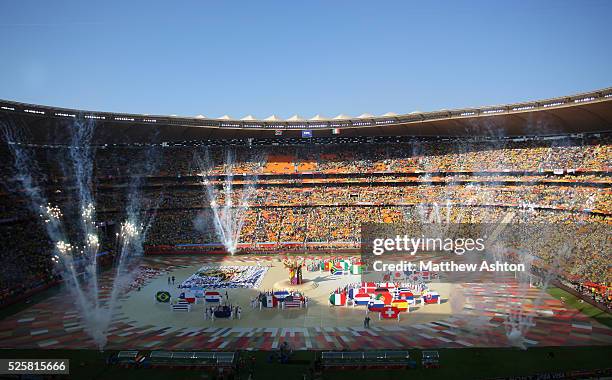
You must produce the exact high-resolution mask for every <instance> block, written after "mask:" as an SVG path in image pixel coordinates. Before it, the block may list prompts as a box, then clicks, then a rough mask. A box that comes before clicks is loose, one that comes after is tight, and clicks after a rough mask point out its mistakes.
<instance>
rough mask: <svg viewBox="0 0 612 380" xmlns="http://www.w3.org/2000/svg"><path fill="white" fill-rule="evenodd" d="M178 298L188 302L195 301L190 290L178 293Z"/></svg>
mask: <svg viewBox="0 0 612 380" xmlns="http://www.w3.org/2000/svg"><path fill="white" fill-rule="evenodd" d="M179 298H180V299H182V300H185V301H187V302H189V303H195V301H196V298H195V295H194V294H193V293H191V292H183V293H181V294H180V295H179Z"/></svg>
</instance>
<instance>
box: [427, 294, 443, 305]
mask: <svg viewBox="0 0 612 380" xmlns="http://www.w3.org/2000/svg"><path fill="white" fill-rule="evenodd" d="M422 298H423V302H425V303H426V304H432V303H440V302H441V301H442V300H441V298H440V294H439V293H438V292H433V291H430V292H427V293H425V294H424V295H423V296H422Z"/></svg>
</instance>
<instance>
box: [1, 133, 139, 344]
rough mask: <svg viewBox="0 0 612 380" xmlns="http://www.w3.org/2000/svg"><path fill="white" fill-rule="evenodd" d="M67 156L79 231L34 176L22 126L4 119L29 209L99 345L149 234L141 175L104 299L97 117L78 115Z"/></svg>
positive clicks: (133, 186)
mask: <svg viewBox="0 0 612 380" xmlns="http://www.w3.org/2000/svg"><path fill="white" fill-rule="evenodd" d="M71 129H72V130H71V136H72V139H71V141H70V146H69V147H68V160H67V162H65V163H63V165H62V169H63V170H64V176H65V177H66V178H69V179H72V180H73V181H74V182H73V183H74V188H75V190H76V198H77V201H78V204H77V208H78V210H79V213H78V214H79V216H78V221H77V222H76V224H77V225H78V226H75V227H78V228H77V231H76V232H71V233H70V234H69V233H68V230H69V228H67V227H66V226H67V224H66V222H67V223H68V224H69V225H72V224H73V223H71V222H72V220H68V221H66V220H65V217H64V214H63V213H62V210H61V209H60V207H59V206H56V205H52V204H51V203H49V202H48V201H47V197H46V195H45V194H44V190H43V186H42V185H41V184H39V183H38V181H37V178H35V176H34V174H35V168H37V163H36V161H35V159H34V158H33V157H32V155H31V154H30V152H29V151H28V150H27V149H26V148H25V147H24V146H25V145H24V144H22V140H23V139H21V138H19V136H18V134H19V131H18V130H17V129H16V128H15V126H13V125H3V126H2V132H3V135H4V137H5V139H6V141H7V142H8V145H9V150H10V152H11V153H12V155H13V158H14V166H15V172H16V175H15V179H16V180H17V182H18V183H19V185H20V188H21V189H23V191H24V192H25V194H26V195H27V197H28V199H29V201H30V207H31V209H32V210H33V211H34V212H35V213H36V214H37V215H39V217H40V219H41V221H42V222H43V224H44V227H45V230H46V232H47V235H48V237H49V239H50V241H51V243H52V246H53V247H54V249H53V252H52V258H51V259H52V261H53V262H54V263H56V264H58V265H59V269H60V271H61V273H62V279H63V280H64V284H65V286H66V288H67V289H68V290H69V291H70V292H71V293H72V295H73V299H74V300H75V304H76V308H77V310H78V311H79V315H80V317H81V324H82V326H83V329H84V330H85V331H86V332H87V334H89V336H90V337H91V338H92V339H93V340H94V343H95V344H96V346H97V347H98V348H99V349H103V348H104V346H105V345H106V342H107V334H108V328H109V327H110V324H111V322H112V316H113V310H114V309H115V303H116V300H117V297H118V295H119V294H120V293H121V291H122V290H123V289H124V285H126V283H129V277H130V276H129V273H128V271H127V269H128V266H129V264H130V262H131V259H132V258H133V257H136V256H139V255H141V254H142V244H143V241H144V238H145V236H146V230H147V228H146V227H145V223H143V222H142V221H141V217H140V208H141V206H142V197H141V194H140V189H141V183H140V177H136V178H135V177H132V178H133V179H132V182H131V183H130V187H129V191H130V193H129V195H128V207H127V217H126V218H127V220H126V221H125V222H124V223H123V224H122V226H121V233H120V237H121V239H120V251H119V252H117V255H118V260H117V266H116V268H115V269H116V272H115V276H114V278H113V280H112V284H113V286H112V291H111V297H110V298H109V300H108V301H106V302H102V300H101V297H100V282H99V278H98V275H99V272H100V270H99V268H98V258H97V257H98V254H99V253H100V252H99V251H100V239H99V235H98V227H97V223H96V209H95V200H94V197H93V154H92V141H91V140H92V136H93V131H94V124H93V123H83V122H80V121H76V122H75V123H74V124H73V125H71ZM146 225H147V226H148V223H147V224H146Z"/></svg>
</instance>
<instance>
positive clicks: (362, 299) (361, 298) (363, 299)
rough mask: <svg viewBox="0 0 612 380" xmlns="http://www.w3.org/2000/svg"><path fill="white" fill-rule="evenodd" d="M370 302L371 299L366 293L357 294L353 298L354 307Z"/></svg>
mask: <svg viewBox="0 0 612 380" xmlns="http://www.w3.org/2000/svg"><path fill="white" fill-rule="evenodd" d="M371 300H372V297H370V295H369V294H367V293H357V294H355V296H354V297H353V301H354V302H355V305H367V304H368V303H369V302H370V301H371Z"/></svg>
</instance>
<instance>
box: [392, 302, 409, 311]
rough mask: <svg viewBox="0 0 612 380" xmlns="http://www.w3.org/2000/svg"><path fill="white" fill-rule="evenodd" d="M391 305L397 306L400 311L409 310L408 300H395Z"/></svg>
mask: <svg viewBox="0 0 612 380" xmlns="http://www.w3.org/2000/svg"><path fill="white" fill-rule="evenodd" d="M391 306H392V307H395V308H397V309H398V310H399V311H406V310H408V301H406V300H395V301H392V302H391Z"/></svg>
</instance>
